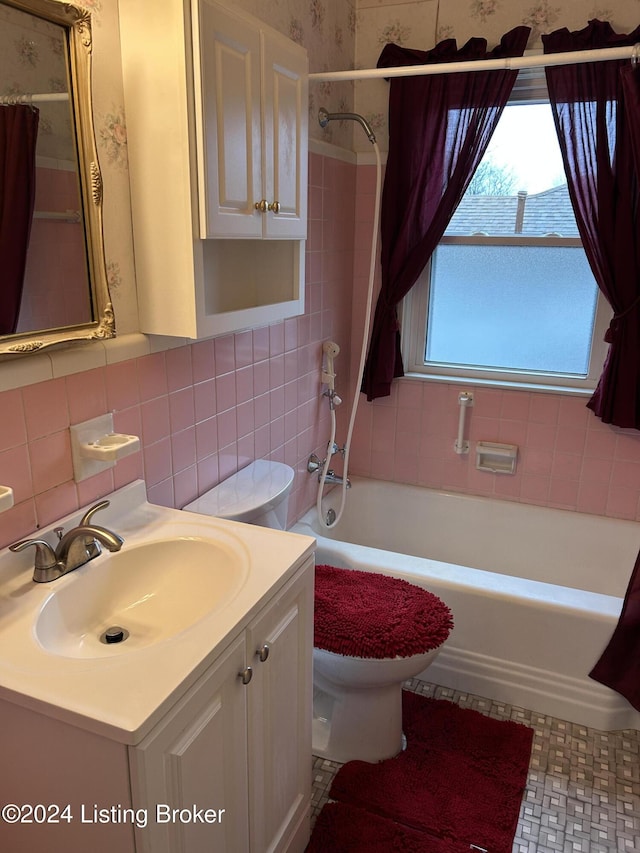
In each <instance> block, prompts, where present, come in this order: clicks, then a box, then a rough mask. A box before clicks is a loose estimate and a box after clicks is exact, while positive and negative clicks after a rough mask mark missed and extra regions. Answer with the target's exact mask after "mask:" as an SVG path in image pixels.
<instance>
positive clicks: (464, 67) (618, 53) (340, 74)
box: [309, 43, 640, 81]
mask: <svg viewBox="0 0 640 853" xmlns="http://www.w3.org/2000/svg"><path fill="white" fill-rule="evenodd" d="M613 59H630V60H631V62H632V64H633V65H634V66H635V65H637V63H638V60H640V43H638V44H635V45H633V47H609V48H601V49H599V50H575V51H569V52H567V53H543V54H539V55H535V56H507V57H505V58H504V59H479V60H476V61H471V62H438V63H436V64H434V65H404V66H400V67H395V68H360V69H354V70H351V71H316V72H313V73H312V74H309V80H311V81H324V80H373V79H376V78H380V77H424V76H426V75H428V74H457V73H462V72H467V71H497V70H507V71H515V70H518V69H520V68H536V67H546V66H550V65H577V64H578V63H580V62H604V61H606V60H613Z"/></svg>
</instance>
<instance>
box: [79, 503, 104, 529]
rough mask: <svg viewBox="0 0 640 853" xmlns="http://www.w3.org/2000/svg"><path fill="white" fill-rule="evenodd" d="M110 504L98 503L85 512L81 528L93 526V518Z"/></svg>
mask: <svg viewBox="0 0 640 853" xmlns="http://www.w3.org/2000/svg"><path fill="white" fill-rule="evenodd" d="M110 503H111V502H110V501H98V503H97V504H94V505H93V506H92V507H90V508H89V509H88V510H87V511H86V512H85V514H84V515H83V516H82V519H81V520H80V525H79V526H80V527H86V526H87V525H89V524H91V519H92V518H93V516H94V515H95V514H96V513H97V512H99V511H100V510H101V509H106V508H107V507H108V506H109V504H110Z"/></svg>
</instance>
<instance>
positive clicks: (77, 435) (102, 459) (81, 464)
mask: <svg viewBox="0 0 640 853" xmlns="http://www.w3.org/2000/svg"><path fill="white" fill-rule="evenodd" d="M70 433H71V458H72V460H73V475H74V478H75V481H76V483H79V482H81V481H82V480H86V479H87V477H92V476H93V475H94V474H99V473H100V472H101V471H105V470H106V469H107V468H112V467H113V466H114V465H115V464H116V462H117V460H118V459H124V457H125V456H129V455H130V454H131V453H135V452H136V451H137V450H140V439H139V438H138V436H137V435H127V434H126V433H117V432H114V430H113V415H112V414H111V412H109V413H108V414H106V415H100V416H99V417H97V418H93V419H92V420H90V421H85V422H84V423H82V424H76V425H74V426H72V427H70Z"/></svg>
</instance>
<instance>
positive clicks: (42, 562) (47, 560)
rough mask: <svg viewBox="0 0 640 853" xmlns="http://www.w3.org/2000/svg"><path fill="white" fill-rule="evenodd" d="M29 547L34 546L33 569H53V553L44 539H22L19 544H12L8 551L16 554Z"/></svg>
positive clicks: (54, 560)
mask: <svg viewBox="0 0 640 853" xmlns="http://www.w3.org/2000/svg"><path fill="white" fill-rule="evenodd" d="M29 545H35V548H36V559H35V563H34V568H35V569H52V568H54V566H55V565H56V562H57V561H56V555H55V552H54V550H53V548H52V547H51V545H49V543H48V542H46V541H45V540H44V539H23V540H22V541H21V542H14V543H13V545H9V550H10V551H14V552H16V553H17V552H19V551H24V549H25V548H28V547H29Z"/></svg>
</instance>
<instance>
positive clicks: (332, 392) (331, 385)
mask: <svg viewBox="0 0 640 853" xmlns="http://www.w3.org/2000/svg"><path fill="white" fill-rule="evenodd" d="M322 351H323V353H324V354H325V358H326V365H325V367H324V368H323V370H322V381H323V382H324V383H326V385H327V386H328V387H327V390H326V391H325V394H326V396H327V397H328V398H329V403H330V405H331V408H332V409H333V408H334V407H335V406H339V405H340V403H341V402H342V400H341V399H340V397H338V395H337V394H336V384H335V382H336V372H335V368H334V364H333V360H334V358H335V357H336V356H337V355H338V354H339V352H340V347H339V346H338V344H337V343H335V341H325V342H324V343H323V344H322Z"/></svg>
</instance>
